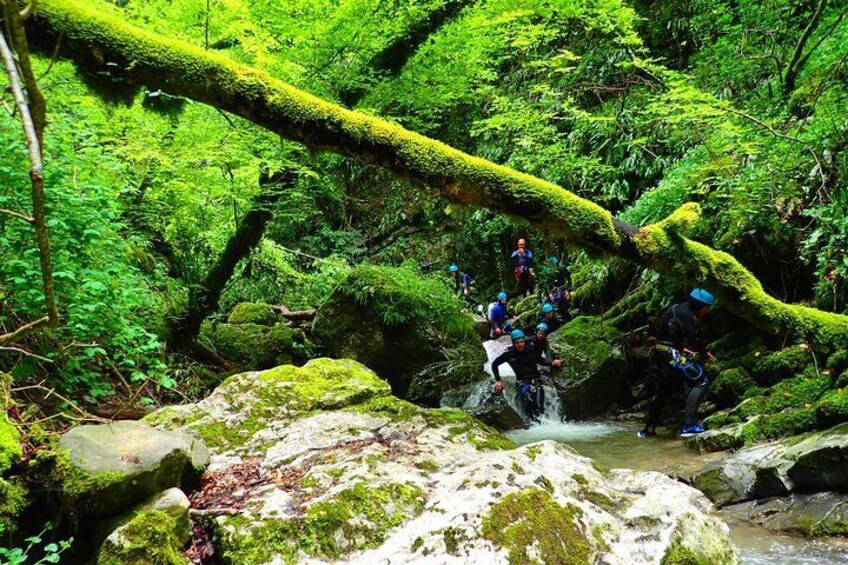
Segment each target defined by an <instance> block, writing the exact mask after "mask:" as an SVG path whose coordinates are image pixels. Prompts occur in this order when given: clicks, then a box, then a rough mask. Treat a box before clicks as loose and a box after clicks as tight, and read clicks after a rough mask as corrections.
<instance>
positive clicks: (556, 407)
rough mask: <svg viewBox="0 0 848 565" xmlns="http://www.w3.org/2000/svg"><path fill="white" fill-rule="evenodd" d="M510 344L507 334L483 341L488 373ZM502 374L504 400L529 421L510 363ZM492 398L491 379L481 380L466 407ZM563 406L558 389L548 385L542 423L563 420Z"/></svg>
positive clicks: (481, 403)
mask: <svg viewBox="0 0 848 565" xmlns="http://www.w3.org/2000/svg"><path fill="white" fill-rule="evenodd" d="M509 346H510V339H509V337H506V336H504V337H501V338H499V339H492V340H489V341H485V342H483V348H484V349H485V350H486V356H487V358H488V361H486V364H485V365H484V366H483V369H484V370H485V371H486V373H488V374H489V375H492V361H493V360H494V359H495V357H497V356H498V355H500V354H501V353H503V352H504V351H506V349H507V348H508V347H509ZM500 374H501V377H502V378H503V381H504V390H503V397H504V400H506V402H507V404H509V406H510V407H511V408H512V409H513V410H515V411H516V412H517V413H518V414H520V415H521V417H522V418H523V419H524V421H525V422H529V421H530V416H529V415H528V414H527V413H526V412H525V410H524V405H523V403H522V402H521V400H520V399H519V398H518V386H517V385H516V382H515V373H513V371H512V368H511V367H510V366H509V365H501V367H500ZM491 398H492V383H491V381H485V382H480V383H477V385H475V387H474V389H473V390H472V391H471V394H469V395H468V398H467V399H466V401H465V404H464V407H465V408H474V407H477V406H481V405H483V404H486V403H487V402H489V400H490V399H491ZM561 407H562V405H561V404H560V401H559V395H558V394H557V391H556V389H555V388H553V387H551V386H546V387H545V413H544V414H543V415H542V418H541V422H540V424H542V425H550V424H558V423H560V422H562V420H563V416H562V413H561V411H560V410H561Z"/></svg>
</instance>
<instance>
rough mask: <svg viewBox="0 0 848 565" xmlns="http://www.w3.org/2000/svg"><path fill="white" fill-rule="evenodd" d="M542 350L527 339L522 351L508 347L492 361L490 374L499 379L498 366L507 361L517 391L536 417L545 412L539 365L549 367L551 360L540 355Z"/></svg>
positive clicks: (531, 413)
mask: <svg viewBox="0 0 848 565" xmlns="http://www.w3.org/2000/svg"><path fill="white" fill-rule="evenodd" d="M542 353H544V351H543V350H542V349H540V348H538V347H537V346H536V343H535V342H533V341H532V340H527V341H526V342H525V345H524V350H523V351H518V350H516V349H515V348H514V347H510V348H509V349H507V350H506V351H504V352H503V353H501V354H500V355H499V356H498V357H496V358H495V360H494V361H492V374H493V375H494V376H495V379H496V380H498V381H499V380H501V375H500V371H499V367H500V366H501V365H503V364H504V363H509V366H510V367H512V370H513V372H514V373H515V378H516V380H517V381H518V392H519V395H520V396H521V398H522V400H524V402H526V403H527V405H528V408H529V409H530V415H531V416H532V417H533V418H538V417H539V416H541V415H542V414H543V413H544V412H545V389H544V387H543V386H542V383H541V382H538V378H539V365H543V366H545V367H550V366H551V362H550V361H548V360H547V359H545V358H544V357H543V356H542Z"/></svg>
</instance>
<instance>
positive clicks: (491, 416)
mask: <svg viewBox="0 0 848 565" xmlns="http://www.w3.org/2000/svg"><path fill="white" fill-rule="evenodd" d="M466 412H468V414H470V415H471V416H473V417H474V418H476V419H478V420H480V421H481V422H483V423H484V424H486V425H487V426H491V427H493V428H495V429H496V430H501V431H508V430H521V429H524V428H525V427H526V426H525V425H524V420H522V419H521V416H520V415H519V414H518V413H517V412H516V411H515V410H513V408H512V407H511V406H510V405H509V404H508V403H507V401H506V400H504V398H503V396H495V397H493V398H492V399H491V401H490V402H489V403H487V404H483V405H481V406H476V407H474V408H468V409H466Z"/></svg>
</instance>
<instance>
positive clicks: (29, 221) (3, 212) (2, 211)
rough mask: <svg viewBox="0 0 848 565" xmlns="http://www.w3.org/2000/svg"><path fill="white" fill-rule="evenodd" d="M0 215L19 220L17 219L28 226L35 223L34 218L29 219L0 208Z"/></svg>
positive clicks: (18, 213) (23, 215) (24, 215)
mask: <svg viewBox="0 0 848 565" xmlns="http://www.w3.org/2000/svg"><path fill="white" fill-rule="evenodd" d="M0 214H7V215H9V216H12V217H14V218H19V219H21V220H23V221H25V222H26V223H28V224H34V223H35V219H34V218H30V217H29V216H27V215H26V214H21V213H20V212H15V211H14V210H7V209H6V208H0Z"/></svg>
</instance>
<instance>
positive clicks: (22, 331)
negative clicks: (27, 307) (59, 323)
mask: <svg viewBox="0 0 848 565" xmlns="http://www.w3.org/2000/svg"><path fill="white" fill-rule="evenodd" d="M49 323H50V318H49V317H48V316H44V317H43V318H39V319H37V320H36V321H34V322H30V323H29V324H26V325H23V326H21V327H19V328H18V329H16V330H15V331H13V332H9V333H7V334H3V335H0V344H3V343H9V342H15V341H17V340H19V339H20V338H22V337H24V336H25V335H27V334H29V333H31V332H34V331H35V330H37V329H39V328H42V327H44V326H46V325H48V324H49Z"/></svg>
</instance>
